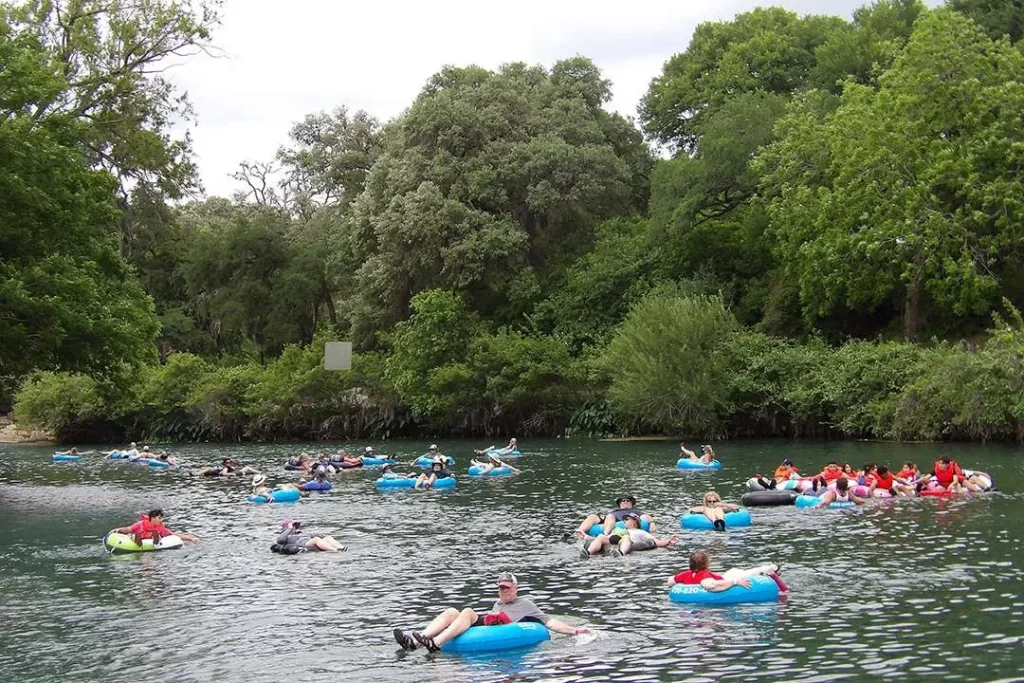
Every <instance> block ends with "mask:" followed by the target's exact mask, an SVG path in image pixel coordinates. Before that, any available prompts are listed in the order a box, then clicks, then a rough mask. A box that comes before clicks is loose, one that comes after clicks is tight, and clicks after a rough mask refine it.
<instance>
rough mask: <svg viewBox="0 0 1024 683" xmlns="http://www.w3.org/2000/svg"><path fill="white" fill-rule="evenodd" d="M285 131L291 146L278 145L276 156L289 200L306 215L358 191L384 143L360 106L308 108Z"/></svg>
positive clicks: (346, 200)
mask: <svg viewBox="0 0 1024 683" xmlns="http://www.w3.org/2000/svg"><path fill="white" fill-rule="evenodd" d="M288 136H289V137H290V138H291V146H288V147H281V149H280V150H278V153H277V160H278V162H279V163H280V164H281V165H282V166H283V167H284V170H285V173H286V178H285V181H284V191H285V193H286V194H287V195H288V197H289V202H290V204H291V205H293V206H294V207H295V208H296V209H297V210H298V211H299V212H300V213H301V214H303V215H306V216H308V215H309V214H311V213H312V212H313V211H314V210H315V209H316V208H318V207H322V206H336V205H346V204H350V203H351V202H352V201H353V200H354V199H355V198H356V197H358V196H359V193H360V192H362V191H363V186H364V185H365V184H366V175H367V174H368V173H369V172H370V168H372V167H373V164H374V162H375V161H376V160H377V157H379V156H380V153H381V150H382V145H383V134H382V129H381V125H380V122H379V121H378V120H377V119H375V118H374V117H372V116H370V115H369V114H367V113H366V112H365V111H362V110H360V111H357V112H356V113H355V114H352V115H351V116H350V115H349V113H348V110H347V109H346V108H345V107H338V108H337V109H335V110H334V111H333V112H331V113H330V114H328V113H327V112H319V113H316V114H309V115H308V116H306V117H305V118H304V119H303V120H302V121H300V122H299V123H296V124H295V125H294V126H292V129H291V131H290V132H289V134H288Z"/></svg>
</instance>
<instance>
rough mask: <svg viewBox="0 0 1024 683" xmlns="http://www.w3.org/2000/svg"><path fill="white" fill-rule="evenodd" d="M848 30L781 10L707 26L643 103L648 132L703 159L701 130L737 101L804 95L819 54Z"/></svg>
mask: <svg viewBox="0 0 1024 683" xmlns="http://www.w3.org/2000/svg"><path fill="white" fill-rule="evenodd" d="M845 30H848V27H847V23H846V22H845V21H844V20H843V19H840V18H838V17H823V16H808V17H803V18H801V17H799V16H797V15H796V14H795V13H793V12H789V11H786V10H784V9H781V8H778V7H770V8H757V9H755V10H753V11H751V12H746V13H744V14H739V15H737V16H736V17H735V18H734V19H733V20H732V21H721V22H705V23H703V24H700V25H699V26H698V27H697V30H696V31H694V34H693V38H692V39H691V40H690V44H689V45H688V46H687V48H686V50H685V51H683V52H681V53H679V54H676V55H674V56H673V57H672V58H671V59H669V60H668V61H667V62H666V63H665V67H664V69H663V71H662V73H661V75H659V76H658V77H656V78H655V79H654V80H653V81H651V86H650V89H649V90H648V92H647V94H646V95H645V96H644V98H643V99H642V100H641V103H640V119H641V121H642V122H643V124H644V130H645V131H646V132H647V134H648V135H649V136H651V137H653V138H654V139H655V140H657V141H658V142H660V143H662V144H664V145H667V146H669V147H671V148H673V149H676V150H680V151H685V152H689V153H692V152H695V151H696V150H697V148H698V146H699V145H698V142H699V140H700V137H701V126H702V125H704V122H705V121H706V119H708V118H709V117H710V116H712V115H714V114H715V113H716V112H718V111H719V110H720V109H721V108H722V107H723V106H724V105H725V104H726V103H727V102H728V101H729V100H730V99H731V98H732V97H734V96H736V95H739V94H742V93H767V94H772V95H783V96H788V95H790V94H792V93H794V92H796V91H798V90H800V89H801V88H803V87H805V85H806V83H807V81H808V78H809V75H810V73H811V71H812V69H813V68H814V67H815V64H816V58H815V50H816V49H817V48H818V47H819V46H821V45H823V44H825V43H826V41H827V40H828V39H829V38H830V37H831V36H832V35H833V34H834V33H835V32H839V31H845Z"/></svg>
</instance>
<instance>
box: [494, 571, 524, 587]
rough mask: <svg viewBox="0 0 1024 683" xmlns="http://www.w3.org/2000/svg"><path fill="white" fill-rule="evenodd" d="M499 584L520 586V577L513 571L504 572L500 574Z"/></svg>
mask: <svg viewBox="0 0 1024 683" xmlns="http://www.w3.org/2000/svg"><path fill="white" fill-rule="evenodd" d="M498 585H499V586H518V585H519V579H517V578H516V575H515V574H513V573H512V572H502V573H500V574H498Z"/></svg>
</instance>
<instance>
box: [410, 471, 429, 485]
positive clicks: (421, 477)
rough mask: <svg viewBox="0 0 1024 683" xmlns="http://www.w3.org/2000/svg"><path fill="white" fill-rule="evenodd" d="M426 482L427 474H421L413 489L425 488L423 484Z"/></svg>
mask: <svg viewBox="0 0 1024 683" xmlns="http://www.w3.org/2000/svg"><path fill="white" fill-rule="evenodd" d="M426 480H427V475H425V474H421V475H420V476H418V477H416V483H415V484H413V485H412V487H413V488H414V489H419V488H423V486H422V484H423V483H424V482H425V481H426Z"/></svg>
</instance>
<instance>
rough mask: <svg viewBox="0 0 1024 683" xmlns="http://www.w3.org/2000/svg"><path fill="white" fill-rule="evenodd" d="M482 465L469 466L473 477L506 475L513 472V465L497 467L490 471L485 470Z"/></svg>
mask: <svg viewBox="0 0 1024 683" xmlns="http://www.w3.org/2000/svg"><path fill="white" fill-rule="evenodd" d="M483 469H484V468H483V466H482V465H473V466H472V467H470V468H469V476H471V477H504V476H508V475H510V474H512V468H511V467H495V468H494V469H493V470H490V471H488V472H484V471H483Z"/></svg>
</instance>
